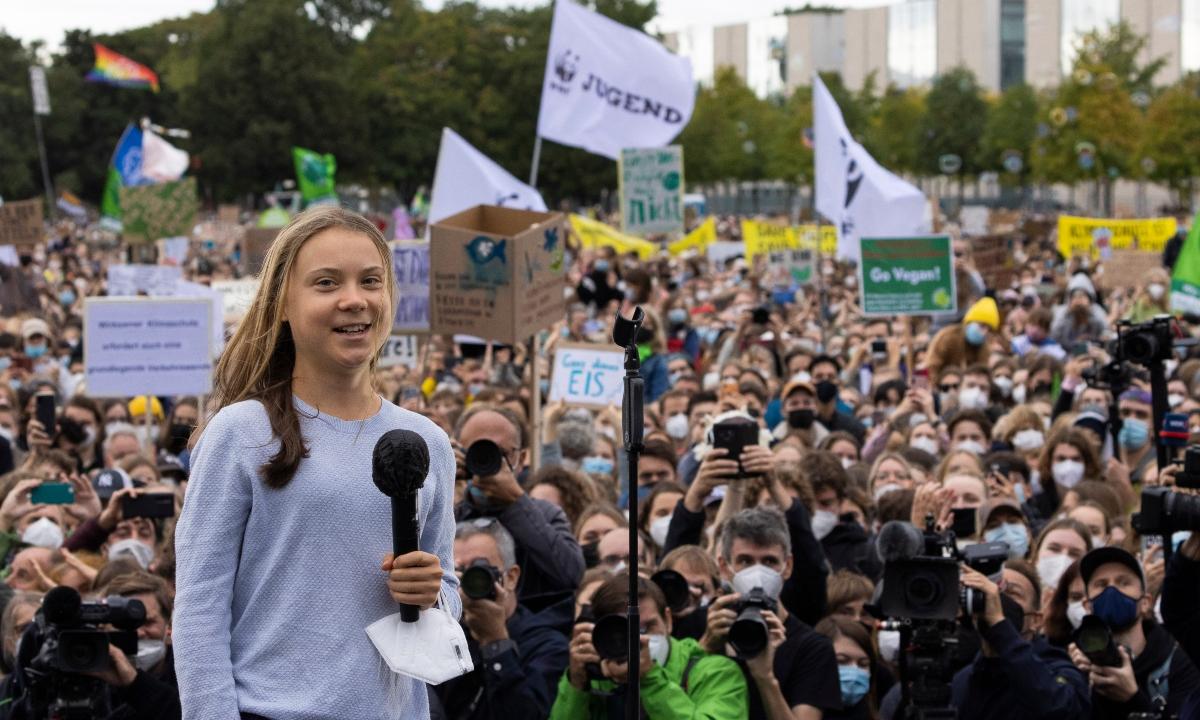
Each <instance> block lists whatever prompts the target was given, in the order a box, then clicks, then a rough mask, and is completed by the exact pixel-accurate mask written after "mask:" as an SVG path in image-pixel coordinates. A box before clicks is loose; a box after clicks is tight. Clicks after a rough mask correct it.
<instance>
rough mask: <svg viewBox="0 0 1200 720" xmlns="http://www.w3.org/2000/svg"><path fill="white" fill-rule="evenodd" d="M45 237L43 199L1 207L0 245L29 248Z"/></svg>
mask: <svg viewBox="0 0 1200 720" xmlns="http://www.w3.org/2000/svg"><path fill="white" fill-rule="evenodd" d="M43 235H44V231H43V230H42V199H41V198H33V199H32V200H15V201H9V202H6V203H4V204H3V205H0V245H16V246H17V247H19V248H28V247H31V246H33V245H36V244H37V243H39V242H41V240H42V236H43Z"/></svg>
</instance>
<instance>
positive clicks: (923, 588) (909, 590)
mask: <svg viewBox="0 0 1200 720" xmlns="http://www.w3.org/2000/svg"><path fill="white" fill-rule="evenodd" d="M944 590H945V589H944V588H943V587H942V583H941V581H940V580H939V579H938V578H937V577H935V576H933V575H929V574H926V573H923V572H921V573H916V574H914V575H913V576H912V577H910V578H908V583H907V584H906V585H905V586H904V596H905V599H906V600H907V601H908V604H909V605H910V606H911V607H913V608H930V607H934V606H936V605H938V604H939V603H940V602H941V600H942V594H943V592H944Z"/></svg>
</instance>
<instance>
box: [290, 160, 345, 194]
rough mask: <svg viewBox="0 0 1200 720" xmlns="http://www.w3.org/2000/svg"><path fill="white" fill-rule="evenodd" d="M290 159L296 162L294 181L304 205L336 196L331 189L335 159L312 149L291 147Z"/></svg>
mask: <svg viewBox="0 0 1200 720" xmlns="http://www.w3.org/2000/svg"><path fill="white" fill-rule="evenodd" d="M292 159H293V160H294V161H295V162H296V182H298V183H299V184H300V197H302V198H303V199H304V204H305V205H307V204H309V203H312V202H314V201H316V200H328V199H331V198H336V197H337V196H336V194H335V193H334V190H333V174H334V173H335V172H336V171H337V161H336V160H334V159H333V156H332V155H330V154H329V153H326V154H324V155H319V154H317V153H315V152H313V151H312V150H305V149H304V148H298V147H293V148H292Z"/></svg>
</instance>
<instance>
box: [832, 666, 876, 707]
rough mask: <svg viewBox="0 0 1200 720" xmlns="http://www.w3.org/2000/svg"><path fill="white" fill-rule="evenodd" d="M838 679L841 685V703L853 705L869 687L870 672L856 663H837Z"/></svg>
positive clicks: (846, 705)
mask: <svg viewBox="0 0 1200 720" xmlns="http://www.w3.org/2000/svg"><path fill="white" fill-rule="evenodd" d="M838 681H839V684H840V685H841V687H842V705H844V706H845V707H847V708H850V707H854V706H855V705H857V704H858V703H859V701H861V700H862V699H863V698H864V697H866V695H867V692H868V691H869V690H870V689H871V673H869V672H867V671H866V670H863V669H862V668H860V667H859V666H857V665H838Z"/></svg>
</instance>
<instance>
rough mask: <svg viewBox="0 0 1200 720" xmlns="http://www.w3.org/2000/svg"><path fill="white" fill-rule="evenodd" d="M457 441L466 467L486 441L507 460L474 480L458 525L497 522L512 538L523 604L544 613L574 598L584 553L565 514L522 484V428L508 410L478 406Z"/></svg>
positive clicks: (459, 511)
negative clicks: (476, 448)
mask: <svg viewBox="0 0 1200 720" xmlns="http://www.w3.org/2000/svg"><path fill="white" fill-rule="evenodd" d="M454 435H455V439H456V440H457V441H458V442H459V443H460V444H461V445H462V446H463V447H464V448H466V454H465V456H464V462H465V460H466V458H467V457H470V456H471V454H472V453H471V449H472V447H473V446H475V443H478V442H480V441H490V442H491V443H494V444H495V446H496V447H498V448H499V450H500V454H501V462H500V463H499V465H500V467H499V470H497V471H496V472H495V473H494V474H492V475H488V476H482V477H481V476H479V475H473V476H472V477H471V481H470V485H469V486H468V488H467V492H466V497H465V499H464V500H463V502H461V503H459V504H458V506H457V507H456V508H455V515H456V517H457V520H459V521H463V520H471V519H475V518H481V517H495V518H496V519H498V520H499V521H500V523H501V524H502V525H503V526H504V529H505V530H507V531H508V532H509V533H510V534H511V535H512V537H513V540H514V541H515V542H516V546H517V563H518V564H519V565H520V566H521V568H522V572H521V577H520V582H519V585H518V588H517V597H518V599H519V600H520V601H521V602H522V603H524V604H526V605H529V606H531V607H532V606H534V605H536V606H537V607H539V608H540V607H543V606H546V605H550V604H553V603H554V602H556V601H557V600H558V599H560V598H561V597H565V596H566V595H569V594H571V593H573V592H574V590H575V587H576V586H577V585H578V584H579V579H580V578H581V577H582V576H583V570H584V563H583V552H582V551H581V550H580V548H579V543H578V542H577V541H576V540H575V536H574V535H573V534H572V533H571V527H570V523H568V522H567V516H566V515H565V514H564V513H563V511H562V510H561V509H559V508H558V507H556V506H555V505H553V504H551V503H548V502H546V501H544V500H535V499H533V498H531V497H529V496H528V495H526V494H525V490H524V488H522V487H521V485H520V483H519V482H518V480H517V477H518V476H519V475H520V474H521V472H522V471H523V470H524V469H525V463H526V460H527V451H526V450H525V443H524V430H523V428H522V426H521V422H520V421H519V420H518V419H517V418H516V417H515V416H514V415H513V414H512V411H510V410H507V409H505V408H501V407H498V406H489V405H473V406H471V408H470V409H468V410H467V411H466V412H465V413H463V415H462V417H460V418H459V419H458V425H457V427H456V428H455V433H454ZM467 464H468V465H469V464H470V463H469V462H468V463H467ZM535 600H536V602H535Z"/></svg>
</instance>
